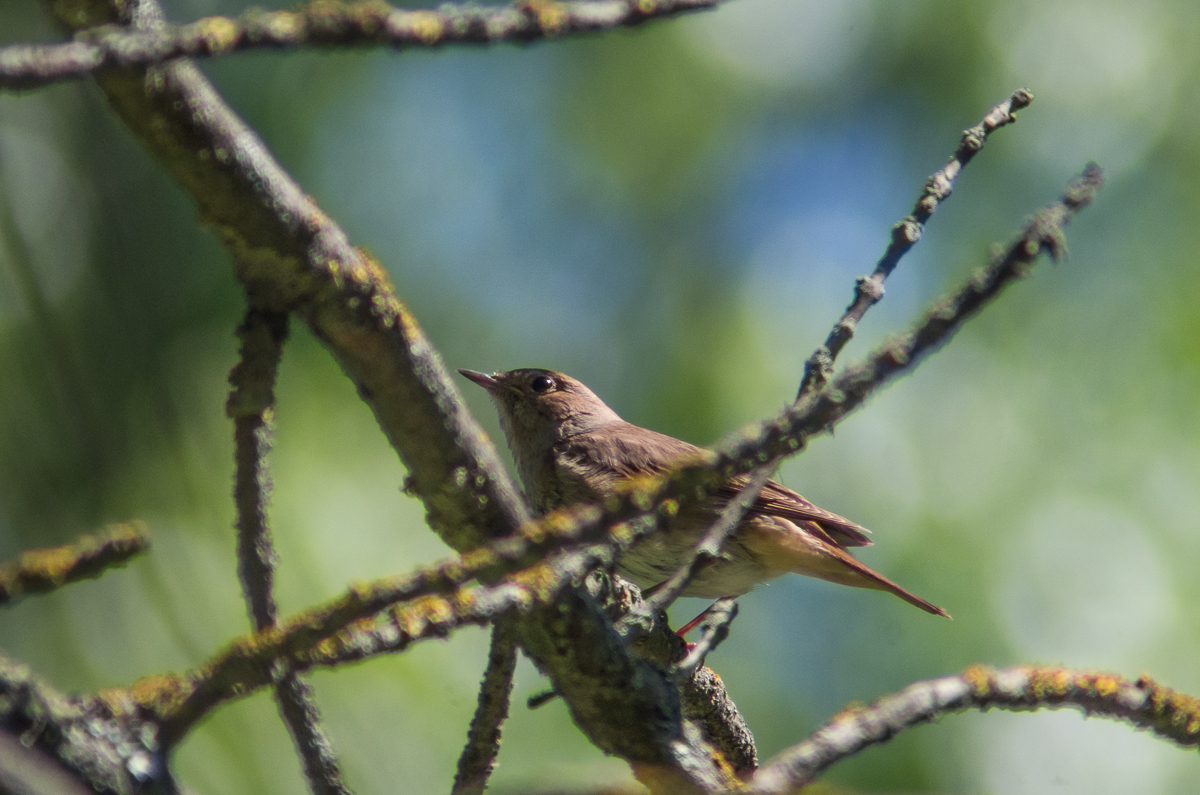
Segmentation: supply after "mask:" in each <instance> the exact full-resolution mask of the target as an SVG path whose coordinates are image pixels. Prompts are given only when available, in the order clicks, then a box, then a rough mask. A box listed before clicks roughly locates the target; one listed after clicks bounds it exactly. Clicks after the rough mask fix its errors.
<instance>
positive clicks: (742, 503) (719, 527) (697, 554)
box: [646, 466, 775, 612]
mask: <svg viewBox="0 0 1200 795" xmlns="http://www.w3.org/2000/svg"><path fill="white" fill-rule="evenodd" d="M774 470H775V467H774V466H762V467H759V468H758V469H756V470H754V471H753V472H751V473H750V480H749V482H747V483H746V485H745V486H744V487H743V488H742V489H741V491H739V492H738V493H737V496H735V497H734V498H733V499H732V500H730V501H729V503H728V504H727V505H726V506H725V507H724V508H723V509H721V514H720V516H718V517H717V521H715V522H713V524H712V526H711V527H709V528H708V529H707V530H705V531H704V535H703V536H701V538H700V541H699V542H698V543H697V544H696V546H695V547H694V548H693V549H692V551H691V552H690V553H689V555H688V558H687V560H686V561H684V563H683V565H682V566H680V567H679V568H678V569H676V571H675V573H674V574H672V575H671V576H670V577H669V578H668V579H667V580H666V581H665V582H663V584H662V585H660V586H659V587H658V590H656V591H655V592H654V594H653V595H652V596H650V598H649V599H647V600H646V607H647V608H648V609H649V610H651V611H652V612H658V611H659V610H666V609H667V608H668V607H670V606H671V604H673V603H674V602H675V600H676V599H678V598H679V595H680V594H682V593H683V589H684V588H687V586H688V583H690V582H691V581H692V579H693V578H694V577H695V576H696V575H697V574H699V573H700V570H701V569H703V568H704V567H705V566H707V565H709V564H710V563H712V562H713V561H715V560H717V559H718V558H719V557H720V556H721V547H723V546H724V545H725V541H726V540H727V539H728V538H729V536H731V535H733V533H734V532H735V531H737V528H738V525H740V524H741V522H742V519H744V518H745V516H746V512H747V511H749V510H750V506H752V505H754V501H755V500H757V499H758V493H759V492H760V491H762V489H763V486H765V485H767V481H768V480H770V479H771V473H772V472H773V471H774Z"/></svg>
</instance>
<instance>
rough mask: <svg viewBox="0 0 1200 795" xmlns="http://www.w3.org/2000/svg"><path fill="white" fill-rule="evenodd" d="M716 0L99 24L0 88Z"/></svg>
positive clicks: (552, 23)
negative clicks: (153, 25) (260, 52)
mask: <svg viewBox="0 0 1200 795" xmlns="http://www.w3.org/2000/svg"><path fill="white" fill-rule="evenodd" d="M719 2H721V0H636V1H631V0H573V1H572V2H554V0H526V1H525V2H517V3H514V4H512V5H506V6H479V5H475V4H473V3H463V4H457V5H456V4H453V3H446V4H443V5H441V6H439V7H438V8H437V9H421V10H413V9H403V8H395V7H393V6H390V5H388V4H387V3H385V2H382V0H365V2H349V3H348V2H339V0H315V2H311V3H309V4H307V5H304V6H301V7H300V8H298V9H296V10H294V11H263V10H261V9H255V10H250V11H247V12H246V13H244V14H242V15H241V16H239V17H236V18H230V17H207V18H205V19H200V20H197V21H196V22H192V23H191V24H188V25H167V26H163V27H161V28H159V29H155V30H131V29H129V28H126V27H122V26H118V25H111V24H110V25H102V26H100V27H96V28H92V29H90V30H85V31H82V32H80V33H78V34H77V35H76V37H75V40H74V41H69V42H63V43H61V44H12V45H9V46H7V47H0V88H8V89H29V88H36V87H38V86H44V85H48V84H51V83H55V82H60V81H63V80H72V79H79V78H83V77H87V76H89V75H92V74H94V73H95V72H97V71H99V70H102V69H106V68H108V67H113V66H118V67H120V66H140V67H146V66H154V65H157V64H162V63H164V62H166V61H169V60H171V59H173V58H179V57H188V58H198V57H211V56H216V55H224V54H227V53H233V52H242V51H246V50H256V49H264V48H272V49H294V48H298V47H304V46H320V47H347V46H358V47H379V46H384V47H393V48H396V49H408V48H413V47H421V48H426V47H442V46H445V45H448V44H474V45H489V44H500V43H504V42H511V43H521V44H524V43H529V42H533V41H538V40H541V39H554V38H559V37H562V36H570V35H578V34H586V33H599V32H602V31H606V30H612V29H614V28H619V27H632V26H635V25H641V24H642V23H644V22H647V21H650V20H652V19H661V18H664V17H671V16H675V15H678V14H681V13H686V12H689V11H698V10H702V9H707V8H712V7H713V6H715V5H717V4H718V3H719Z"/></svg>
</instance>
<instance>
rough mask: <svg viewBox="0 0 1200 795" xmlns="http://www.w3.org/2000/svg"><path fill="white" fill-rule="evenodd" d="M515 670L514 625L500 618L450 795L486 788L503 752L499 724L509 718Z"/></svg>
mask: <svg viewBox="0 0 1200 795" xmlns="http://www.w3.org/2000/svg"><path fill="white" fill-rule="evenodd" d="M516 667H517V641H516V632H515V631H514V628H513V626H512V622H510V621H506V620H504V619H501V620H500V621H497V622H496V624H495V626H493V627H492V646H491V649H490V650H489V651H488V664H487V670H485V671H484V673H483V683H482V684H481V685H480V687H479V706H478V707H476V709H475V717H474V718H472V719H471V728H470V729H469V730H468V731H467V745H466V747H464V748H463V752H462V756H460V757H459V758H458V771H457V772H456V773H455V774H454V788H453V789H452V790H451V791H450V792H451V795H480V793H482V792H483V791H484V789H486V788H487V782H488V778H489V777H490V776H491V774H492V769H493V768H495V766H496V755H497V754H498V753H499V752H500V725H501V724H502V723H504V719H505V718H507V717H508V703H509V699H510V698H511V696H512V687H513V671H515V670H516Z"/></svg>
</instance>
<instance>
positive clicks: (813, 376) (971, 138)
mask: <svg viewBox="0 0 1200 795" xmlns="http://www.w3.org/2000/svg"><path fill="white" fill-rule="evenodd" d="M1031 102H1033V95H1032V94H1030V93H1029V91H1028V90H1026V89H1024V88H1019V89H1017V90H1016V91H1014V92H1013V95H1012V96H1011V97H1009V98H1008V99H1006V100H1004V101H1003V102H1001V103H1000V104H999V105H997V106H996V107H994V108H992V109H991V110H990V111H988V114H987V115H986V116H984V117H983V121H981V122H979V124H977V125H975V126H974V127H971V128H970V129H967V130H964V131H963V134H962V140H961V141H960V142H959V145H958V149H957V150H955V152H954V154H953V155H951V156H950V160H949V162H947V163H946V165H945V166H943V167H942V168H941V169H939V170H937V171H935V172H934V173H933V174H931V175H930V176H929V179H928V180H926V181H925V188H924V190H923V191H922V192H921V196H920V197H919V198H918V199H917V203H916V205H915V206H914V207H913V211H912V213H911V214H909V215H907V216H905V217H904V218H902V219H901V220H900V222H899V223H897V224H896V225H895V226H893V227H892V239H891V242H890V243H889V244H888V247H887V249H886V250H885V251H884V252H883V256H882V257H880V258H879V262H878V263H876V265H875V270H874V272H872V273H871V275H870V276H860V277H859V278H858V281H857V282H856V284H855V288H854V300H853V301H852V302H851V303H850V306H849V307H847V309H846V312H845V314H843V315H842V317H841V319H840V320H838V322H837V323H835V324H834V325H833V329H832V330H831V331H830V332H829V336H828V337H827V338H826V339H825V343H824V344H823V345H821V346H820V347H819V348H817V350H816V351H814V352H813V355H812V356H810V357H809V358H808V360H807V361H806V362H805V363H804V378H803V379H802V380H801V382H800V390H799V391H798V392H797V393H796V400H797V401H799V400H800V399H801V398H803V397H804V396H805V395H807V394H808V393H810V392H812V391H813V390H814V389H818V388H820V387H822V386H824V385H825V382H826V381H827V380H828V379H829V374H830V373H831V372H832V369H833V362H834V360H835V359H837V357H838V354H839V353H841V351H842V348H844V347H845V346H846V343H847V342H849V341H850V339H851V338H852V337H853V336H854V331H855V329H857V328H858V324H859V322H860V321H861V320H862V319H863V315H865V314H866V313H867V310H868V309H870V308H871V306H872V305H874V304H876V303H878V302H879V300H880V299H881V298H883V283H884V281H885V280H886V279H887V277H888V276H889V275H891V273H892V271H893V270H895V268H896V265H897V264H899V262H900V258H901V257H903V256H904V255H905V254H906V253H907V252H908V250H909V249H910V248H912V247H913V246H914V245H916V243H917V241H918V240H920V239H921V233H922V232H923V231H924V229H925V223H926V222H927V221H928V220H929V219H930V217H931V216H932V215H933V213H934V211H935V210H936V209H937V208H938V205H940V204H941V203H942V202H943V201H945V200H946V199H947V198H948V197H949V196H950V193H951V191H952V190H953V188H954V180H955V178H957V177H958V175H959V172H961V171H962V170H963V168H964V167H965V166H966V165H967V163H970V162H971V158H973V157H975V154H976V153H977V152H979V150H980V149H982V148H983V145H984V143H986V142H987V138H988V136H989V135H990V134H991V133H992V132H993V131H994V130H998V129H1000V128H1001V127H1004V126H1005V125H1008V124H1012V123H1013V122H1014V121H1016V120H1017V117H1016V116H1015V115H1014V114H1016V112H1017V111H1018V110H1020V109H1022V108H1025V107H1028V106H1029V104H1030V103H1031Z"/></svg>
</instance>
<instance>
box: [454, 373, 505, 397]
mask: <svg viewBox="0 0 1200 795" xmlns="http://www.w3.org/2000/svg"><path fill="white" fill-rule="evenodd" d="M458 372H460V373H462V375H463V376H464V377H465V378H467V379H468V380H470V381H474V382H475V383H477V384H479V385H480V386H481V387H483V388H484V389H486V390H487V391H489V392H495V391H497V390H499V389H500V388H501V387H502V386H504V384H502V383H501V382H500V380H499V379H498V378H496V377H495V376H494V375H487V374H486V373H477V372H475V371H474V370H459V371H458Z"/></svg>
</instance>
